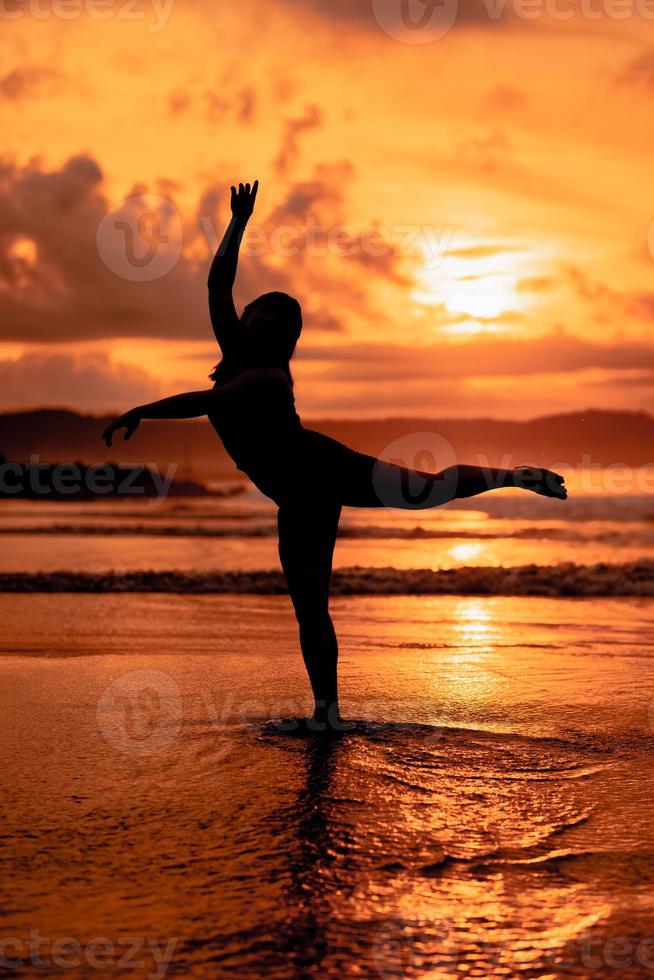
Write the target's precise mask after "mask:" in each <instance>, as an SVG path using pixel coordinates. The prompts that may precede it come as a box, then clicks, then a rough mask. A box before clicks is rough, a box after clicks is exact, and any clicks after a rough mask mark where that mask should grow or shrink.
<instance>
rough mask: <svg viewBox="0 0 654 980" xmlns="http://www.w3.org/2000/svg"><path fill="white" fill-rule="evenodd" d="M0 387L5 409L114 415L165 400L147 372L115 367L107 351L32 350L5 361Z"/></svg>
mask: <svg viewBox="0 0 654 980" xmlns="http://www.w3.org/2000/svg"><path fill="white" fill-rule="evenodd" d="M0 388H1V390H2V407H3V410H4V411H10V410H16V409H27V408H40V407H45V406H57V407H58V406H61V407H67V406H71V405H72V406H74V407H75V408H77V409H79V410H81V411H93V412H112V411H116V410H117V409H118V408H119V407H120V406H123V407H125V406H130V405H137V404H143V403H146V402H149V401H154V400H155V399H157V398H159V397H160V396H161V388H160V385H159V383H158V382H157V381H156V380H155V379H154V378H152V377H151V376H150V375H149V374H148V373H147V372H146V371H143V370H142V369H140V368H137V367H134V366H131V365H126V364H120V363H115V362H113V361H111V360H110V359H109V357H108V356H107V355H106V354H103V353H93V354H79V355H72V354H67V353H53V352H52V351H32V352H29V353H26V354H23V356H22V357H19V358H18V359H17V360H2V361H0Z"/></svg>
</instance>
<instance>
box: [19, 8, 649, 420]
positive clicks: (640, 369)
mask: <svg viewBox="0 0 654 980" xmlns="http://www.w3.org/2000/svg"><path fill="white" fill-rule="evenodd" d="M498 2H499V0H479V2H478V3H473V2H471V0H461V2H460V4H459V6H458V8H456V10H455V12H456V18H455V20H454V23H453V24H452V26H451V28H450V29H449V30H447V31H445V30H444V28H445V26H446V24H445V22H444V20H443V18H444V17H445V14H443V13H442V9H443V8H440V9H441V19H442V21H441V22H440V24H438V25H436V26H434V25H435V22H434V21H429V15H430V12H431V7H430V6H427V7H426V6H425V4H424V3H423V2H422V0H411V5H410V7H411V12H412V15H415V16H416V17H418V16H421V15H422V14H425V16H426V19H427V25H426V27H425V28H423V29H422V30H423V34H422V36H421V35H420V31H419V30H418V29H414V30H413V31H409V30H406V29H403V28H401V27H400V26H399V25H400V21H399V19H398V18H399V14H398V11H399V8H400V3H401V0H331V2H327V0H268V2H266V3H265V4H261V3H253V2H251V0H240V2H239V3H238V4H217V3H209V2H207V0H204V2H200V0H176V2H172V3H171V0H156V2H151V0H147V2H146V0H140V3H139V4H138V5H134V4H133V3H132V2H131V0H130V2H129V3H127V0H102V2H101V0H58V2H56V0H55V3H51V2H50V0H0V19H1V20H2V25H1V32H0V98H1V101H0V126H1V128H2V132H3V137H4V138H3V146H4V155H3V157H2V160H1V162H0V329H1V331H2V332H1V335H0V384H1V388H0V390H1V391H2V395H1V402H0V409H15V408H29V407H34V406H38V405H48V404H49V405H70V406H72V407H75V408H79V409H82V410H84V411H93V412H105V411H108V410H113V409H119V408H120V409H124V408H127V407H129V406H130V405H132V404H134V403H137V402H142V401H144V400H150V399H151V398H154V397H157V396H158V395H159V394H162V395H163V394H170V393H172V392H173V391H176V390H183V389H188V388H199V387H203V386H204V385H205V381H206V376H207V374H208V372H209V370H210V368H211V366H212V363H213V362H214V361H215V359H216V353H215V350H214V346H213V343H212V334H211V328H210V325H209V321H208V317H207V313H206V309H205V299H206V297H205V287H204V280H205V278H206V269H207V263H208V259H209V253H210V249H211V247H212V246H213V245H214V244H215V239H216V236H219V235H220V234H221V233H222V226H223V223H224V221H225V219H226V214H227V202H228V196H227V190H228V186H229V184H230V183H231V182H232V181H234V180H239V179H243V180H248V179H253V178H254V177H258V178H259V179H260V181H261V191H260V194H259V201H258V211H257V213H256V215H255V218H254V221H253V224H254V225H256V227H254V228H253V229H252V232H251V239H250V244H249V251H250V252H251V253H252V254H248V255H246V256H245V257H244V259H243V262H242V269H241V277H240V280H239V288H238V290H237V300H238V302H239V303H240V304H242V303H244V302H245V301H246V300H247V299H250V298H252V297H253V296H255V295H256V294H257V293H258V292H262V291H265V290H267V289H270V288H281V289H286V290H287V291H289V292H292V293H294V294H296V295H297V296H298V298H299V299H300V300H301V302H302V304H303V307H304V310H305V319H306V330H305V333H304V335H303V338H302V341H301V348H300V353H299V356H298V359H297V363H296V366H295V374H296V379H297V397H298V404H299V406H300V408H301V410H302V411H303V413H304V414H305V415H306V416H313V417H316V416H325V415H330V416H336V415H341V416H343V415H345V416H379V415H388V414H401V415H408V414H413V415H415V414H420V415H423V416H439V415H448V416H471V415H484V416H497V417H507V418H510V417H515V418H525V417H533V416H535V415H539V414H546V413H551V412H563V411H569V410H577V409H583V408H587V407H592V406H595V407H611V408H627V407H633V408H638V409H640V408H644V409H648V410H654V396H653V383H654V344H652V342H651V339H650V325H651V321H652V317H653V315H654V288H652V271H653V261H654V260H653V259H652V255H651V254H650V249H649V241H648V239H649V237H650V223H651V222H652V220H653V219H654V192H652V191H651V189H650V182H651V159H652V148H653V144H654V136H653V135H652V129H651V124H650V120H651V112H652V107H653V106H654V3H650V4H649V6H648V3H647V0H633V2H631V0H574V2H573V0H556V2H555V0H542V3H540V2H539V0H530V4H531V5H530V6H529V5H528V4H527V3H525V6H524V8H522V7H520V6H518V3H517V0H514V2H513V3H511V2H509V0H506V3H505V4H499V7H498ZM523 2H524V0H523ZM448 3H449V4H450V9H451V10H454V8H452V4H453V3H454V0H448ZM434 9H435V8H434ZM527 9H528V10H529V11H531V14H532V15H534V16H531V17H530V19H526V17H525V16H524V13H525V11H526V10H527ZM498 10H503V14H502V16H501V17H497V16H495V14H497V12H498ZM562 11H563V12H564V13H571V14H572V16H570V17H567V16H565V17H564V16H561V12H562ZM597 14H599V16H597ZM64 15H65V16H64ZM382 24H383V25H385V27H386V29H384V27H382V26H381V25H382ZM441 30H442V36H440V37H431V39H430V36H429V35H427V34H426V33H424V32H428V31H431V32H432V34H438V33H439V31H441ZM402 31H404V33H402ZM394 35H395V36H394ZM418 40H420V42H421V43H408V42H409V41H411V42H416V41H418ZM144 194H147V195H158V196H157V197H152V196H148V197H146V198H144V199H143V198H141V199H139V198H138V197H137V199H136V201H132V202H131V203H130V204H129V205H126V206H121V204H120V202H122V201H123V200H124V199H125V198H127V197H130V196H134V195H144ZM167 202H172V204H170V203H167ZM112 208H114V210H113V211H111V214H110V219H107V220H106V221H105V224H104V225H103V224H102V221H103V218H104V216H105V215H106V214H107V212H108V211H109V210H110V209H112ZM140 212H146V213H147V212H149V213H152V214H153V215H155V217H156V220H158V222H159V227H160V230H161V232H162V233H163V234H168V237H169V241H168V243H167V244H164V245H161V244H160V243H159V245H158V252H157V256H156V259H155V263H154V264H153V265H152V269H154V270H155V272H156V273H157V275H156V276H150V277H149V278H148V269H147V268H146V267H145V266H143V267H142V268H139V267H138V264H137V265H136V266H132V267H131V269H130V266H129V264H128V266H127V267H125V254H122V255H121V254H120V248H121V247H122V249H123V253H124V248H125V241H126V239H125V234H126V233H124V232H120V233H117V232H115V230H114V231H112V229H115V219H116V217H117V218H118V220H122V221H127V222H128V223H129V222H133V221H135V220H136V219H137V218H138V215H139V213H140ZM107 221H110V224H109V225H108V224H107ZM111 222H113V224H112V223H111ZM99 229H100V230H99ZM107 229H109V230H108V231H107ZM116 234H119V237H118V238H117V237H116ZM121 236H122V237H121ZM180 236H181V237H180ZM651 243H652V247H653V248H654V232H652V234H651ZM139 248H140V249H141V250H140V251H139ZM146 248H147V242H146V243H145V244H144V243H143V241H142V240H139V239H138V237H137V238H135V239H134V244H133V251H134V254H135V255H136V256H137V257H143V256H145V255H146V252H145V249H146ZM146 257H147V256H146ZM157 262H158V263H159V265H158V266H157V265H156V263H157ZM125 268H127V277H126V276H125V274H124V273H125ZM134 269H136V270H137V271H136V272H134ZM144 270H145V271H144ZM166 270H168V271H166Z"/></svg>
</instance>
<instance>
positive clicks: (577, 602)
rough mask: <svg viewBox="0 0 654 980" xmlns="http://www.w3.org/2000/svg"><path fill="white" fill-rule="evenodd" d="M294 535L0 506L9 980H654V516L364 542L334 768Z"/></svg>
mask: <svg viewBox="0 0 654 980" xmlns="http://www.w3.org/2000/svg"><path fill="white" fill-rule="evenodd" d="M274 517H275V515H274V510H273V509H272V508H271V506H270V505H268V504H267V503H266V501H265V500H264V499H263V498H261V497H260V496H258V495H257V494H256V493H255V492H253V491H248V492H247V493H245V494H241V495H238V496H234V497H229V498H215V499H214V498H204V499H194V500H170V501H167V502H164V503H162V504H157V505H155V504H149V503H147V502H145V501H121V502H111V503H106V504H100V505H98V504H79V503H77V504H56V505H51V504H47V503H41V502H39V503H34V504H32V503H29V504H26V503H20V502H14V503H10V504H3V508H2V513H1V516H0V537H2V545H3V547H2V549H1V551H0V582H1V583H2V590H3V591H2V593H1V594H0V613H1V615H2V622H3V625H4V629H3V631H2V637H1V639H0V652H1V656H0V674H1V680H2V684H1V690H2V712H1V717H2V724H3V739H2V749H1V750H0V751H1V752H2V760H1V763H2V770H3V773H5V778H4V780H3V782H4V788H3V794H2V795H3V824H2V832H1V835H0V868H1V870H2V881H3V891H4V903H3V922H4V929H3V932H2V936H3V945H2V951H1V953H0V975H2V976H15V975H16V973H17V972H18V973H20V975H21V976H28V977H31V976H34V977H36V976H43V975H44V974H45V975H49V974H50V973H61V974H62V975H65V976H71V977H91V976H95V975H97V974H98V973H99V972H102V971H104V972H108V973H109V974H110V975H116V976H123V975H124V976H128V975H129V976H139V977H140V976H143V977H146V976H148V977H163V976H178V977H199V978H203V977H207V978H216V977H218V978H220V977H238V978H239V980H241V978H247V980H249V978H252V980H255V978H257V980H258V978H261V977H270V978H274V980H276V978H280V980H284V978H289V980H290V978H295V977H320V978H323V977H349V976H352V977H363V978H368V977H369V978H381V980H385V978H396V977H409V978H413V977H416V978H417V977H429V978H432V977H453V978H454V977H480V978H481V977H529V978H531V977H546V978H547V977H552V978H554V977H566V976H571V977H603V976H613V975H615V974H616V972H617V973H618V974H619V975H620V976H622V977H627V978H631V977H634V978H635V977H645V976H650V975H651V974H652V973H653V972H654V927H653V924H652V923H653V922H654V916H653V912H654V897H653V896H654V891H653V889H652V876H653V875H654V818H653V817H652V813H651V805H650V801H651V797H652V790H653V789H654V785H653V781H654V777H653V776H652V767H651V758H652V751H653V750H654V660H653V656H652V654H653V652H654V649H653V648H654V633H653V631H652V612H653V609H654V605H653V599H652V596H653V594H654V572H653V569H654V502H653V501H652V498H651V497H647V496H645V495H643V496H629V497H623V498H619V497H610V498H609V497H602V496H600V495H592V496H588V497H576V498H571V499H570V500H569V501H568V502H567V503H565V504H561V503H560V502H558V501H547V500H544V499H540V498H536V497H533V498H532V497H527V496H526V495H524V496H515V495H512V494H510V493H507V494H503V493H498V494H496V495H492V494H491V495H488V496H486V497H484V498H476V499H475V500H472V501H468V502H466V503H465V504H464V505H462V504H461V502H457V503H456V505H452V506H450V507H446V508H443V509H441V510H439V511H431V512H422V513H420V514H416V513H398V512H392V511H391V512H385V511H360V512H356V511H346V512H344V515H343V520H342V532H343V533H342V536H341V537H340V538H339V541H338V543H337V548H336V555H335V570H336V572H335V589H334V592H335V594H334V598H333V601H332V608H333V615H334V620H335V624H336V627H337V632H338V635H339V639H340V649H341V659H340V670H341V687H342V694H343V709H344V715H345V717H346V718H347V719H350V720H351V725H350V727H349V729H348V730H347V731H346V732H345V733H344V734H343V736H342V737H341V738H339V739H335V740H330V741H326V740H322V739H318V740H315V739H313V740H312V739H307V738H303V737H299V736H298V734H297V733H296V732H294V730H293V725H292V719H293V718H294V717H296V716H298V715H300V714H302V713H304V712H306V711H308V710H309V707H310V699H309V696H308V695H309V692H308V687H307V682H306V678H305V675H304V670H303V666H302V661H301V656H300V653H299V647H298V643H297V636H296V627H295V623H294V619H293V615H292V609H291V606H290V601H289V599H288V597H287V596H286V595H284V594H283V591H282V586H281V584H280V580H279V576H278V561H277V557H276V540H275V534H274V532H275V524H274ZM525 583H526V584H525ZM650 864H651V868H650ZM650 872H652V874H651V873H650Z"/></svg>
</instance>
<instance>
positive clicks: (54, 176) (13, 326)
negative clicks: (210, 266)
mask: <svg viewBox="0 0 654 980" xmlns="http://www.w3.org/2000/svg"><path fill="white" fill-rule="evenodd" d="M163 189H164V190H165V193H166V194H167V195H169V194H170V189H169V188H163ZM140 190H141V191H143V188H141V189H140ZM161 200H162V202H163V203H162V207H164V206H166V207H168V208H171V207H172V208H173V210H174V206H173V205H171V204H170V203H169V202H168V201H167V200H166V198H164V197H162V199H161ZM138 201H139V198H138V191H137V197H136V204H133V205H132V213H133V212H134V211H137V212H138V210H139V205H138ZM109 209H110V204H109V201H108V200H107V198H106V197H105V194H104V189H103V174H102V171H101V170H100V168H99V166H98V165H97V163H96V162H95V161H94V160H93V159H91V158H90V157H87V156H77V157H73V158H72V159H70V160H69V161H68V162H67V163H66V164H65V165H64V166H63V167H62V168H61V170H55V171H44V170H42V169H41V168H40V166H39V163H38V161H30V163H28V164H27V165H26V166H24V167H19V166H18V165H16V164H15V163H12V162H11V161H8V160H6V159H5V160H1V161H0V339H3V340H10V341H29V342H44V343H47V342H49V341H57V342H59V341H62V340H63V341H68V340H75V339H89V338H98V337H115V336H122V337H127V336H142V337H143V336H153V337H154V336H156V337H182V336H185V335H186V336H191V337H193V336H197V337H201V336H202V334H203V330H204V329H206V322H207V317H206V310H205V289H204V275H205V270H204V267H199V266H198V263H197V262H195V261H191V260H189V259H188V258H186V257H185V255H184V254H182V255H181V256H180V257H179V260H178V261H177V262H176V263H175V265H174V267H173V268H172V269H171V270H170V272H169V273H168V274H167V275H165V276H163V277H161V278H157V279H153V280H152V281H140V282H139V281H134V280H133V279H127V278H123V277H122V271H121V270H120V267H119V266H118V273H117V271H115V269H116V268H117V267H116V265H115V264H114V267H113V268H111V267H109V265H108V264H106V260H107V255H105V261H103V259H102V258H101V256H100V254H99V251H98V245H97V241H96V236H97V234H98V229H99V226H100V224H101V222H102V220H103V218H104V217H105V215H106V214H107V212H108V211H109ZM147 210H148V208H144V212H145V211H147ZM150 210H151V208H150ZM138 217H140V215H138ZM155 219H156V220H159V219H161V220H163V217H162V215H161V214H160V215H155ZM146 225H147V221H146ZM125 234H127V233H125ZM17 245H20V246H23V245H26V246H27V248H28V251H31V252H32V254H33V260H32V261H29V260H26V259H25V257H24V255H23V254H21V249H18V255H17ZM121 245H122V248H123V252H124V254H123V255H122V256H120V255H118V252H119V251H120V247H121ZM114 248H115V251H116V254H115V255H113V258H115V259H119V258H122V260H123V265H124V264H125V255H126V254H127V253H126V251H125V250H126V248H127V237H125V238H124V239H120V238H117V239H116V241H115V243H114ZM23 251H24V249H23ZM109 258H110V259H111V258H112V256H109ZM110 264H111V262H110ZM128 271H131V270H129V269H128Z"/></svg>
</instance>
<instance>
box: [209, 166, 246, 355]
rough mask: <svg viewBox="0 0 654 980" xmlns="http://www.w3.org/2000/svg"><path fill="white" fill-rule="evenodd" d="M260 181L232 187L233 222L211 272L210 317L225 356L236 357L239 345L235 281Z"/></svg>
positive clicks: (221, 244)
mask: <svg viewBox="0 0 654 980" xmlns="http://www.w3.org/2000/svg"><path fill="white" fill-rule="evenodd" d="M258 190H259V181H258V180H255V182H254V184H252V186H250V184H239V185H238V190H237V189H236V187H232V199H231V207H232V220H231V221H230V223H229V225H228V227H227V231H226V232H225V235H224V237H223V240H222V242H221V243H220V246H219V248H218V251H217V252H216V255H215V257H214V260H213V262H212V264H211V269H210V271H209V279H208V281H207V285H208V287H209V314H210V316H211V325H212V326H213V332H214V334H215V335H216V340H217V341H218V344H219V345H220V349H221V350H222V352H223V356H224V357H227V356H229V355H230V354H232V353H235V352H236V350H237V348H238V344H239V341H240V337H239V330H240V327H239V322H238V316H237V314H236V308H235V306H234V299H233V296H232V290H233V288H234V282H235V280H236V269H237V266H238V253H239V248H240V246H241V239H242V238H243V233H244V232H245V228H246V226H247V223H248V221H249V220H250V218H251V216H252V212H253V211H254V203H255V201H256V198H257V191H258Z"/></svg>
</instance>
